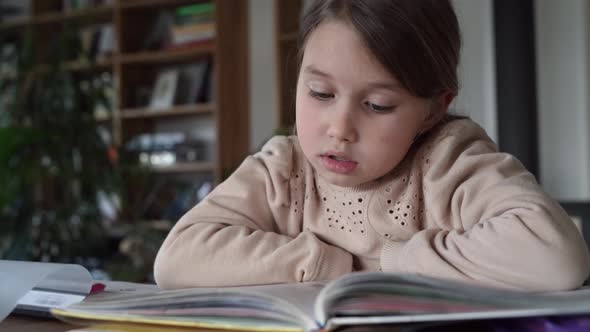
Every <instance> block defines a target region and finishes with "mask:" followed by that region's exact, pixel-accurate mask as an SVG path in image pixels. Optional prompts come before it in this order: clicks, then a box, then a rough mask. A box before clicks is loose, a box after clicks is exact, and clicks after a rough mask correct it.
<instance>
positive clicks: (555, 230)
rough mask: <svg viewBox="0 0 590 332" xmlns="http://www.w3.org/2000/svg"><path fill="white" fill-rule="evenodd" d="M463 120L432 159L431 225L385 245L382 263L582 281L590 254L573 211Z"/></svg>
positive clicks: (427, 182)
mask: <svg viewBox="0 0 590 332" xmlns="http://www.w3.org/2000/svg"><path fill="white" fill-rule="evenodd" d="M458 122H463V125H459V126H456V127H457V128H455V129H454V130H450V131H449V133H448V134H447V135H445V136H444V137H443V138H442V139H440V140H439V141H438V142H437V143H436V144H434V147H433V148H432V151H431V153H430V158H427V159H426V163H429V169H428V171H427V172H426V173H425V175H424V188H425V189H424V193H425V197H424V200H425V201H424V203H425V209H426V211H427V218H428V219H429V222H428V224H429V227H427V228H426V229H424V230H422V231H419V232H418V233H416V234H414V235H413V236H412V237H411V238H410V239H409V240H408V241H407V242H393V241H389V242H386V243H385V245H384V247H383V250H382V253H381V260H382V268H383V269H384V270H390V271H404V272H410V273H418V274H424V275H431V276H438V277H446V278H450V279H458V280H463V281H466V282H474V283H478V284H485V285H490V286H497V287H503V288H513V289H521V290H529V291H549V290H566V289H572V288H576V287H579V286H580V285H582V283H583V282H584V280H585V279H586V277H587V276H588V273H589V271H590V257H589V254H588V249H587V247H586V244H585V242H584V240H583V238H582V236H581V234H580V232H579V231H578V229H577V228H576V227H575V225H574V224H573V222H572V221H571V219H570V218H569V216H568V215H567V214H566V212H565V211H564V210H563V209H562V208H561V207H560V206H559V204H558V203H557V202H555V201H554V200H553V199H551V198H550V197H549V196H548V195H547V194H545V193H544V192H543V191H542V189H541V188H540V186H539V185H538V184H537V182H536V180H535V178H534V177H533V176H532V175H531V174H530V173H529V172H528V171H526V169H525V168H524V167H523V166H522V164H521V163H520V162H519V161H518V160H516V159H515V158H514V157H512V156H511V155H508V154H504V153H500V152H498V151H497V148H496V146H495V144H494V143H493V142H492V141H491V140H490V139H489V138H488V137H487V135H486V134H485V132H484V131H483V130H482V129H481V128H479V127H478V126H477V125H475V124H473V123H470V122H468V121H458ZM465 122H467V125H465ZM433 224H434V225H436V226H435V227H431V226H432V225H433Z"/></svg>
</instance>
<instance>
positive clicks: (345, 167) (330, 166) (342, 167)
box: [321, 154, 358, 174]
mask: <svg viewBox="0 0 590 332" xmlns="http://www.w3.org/2000/svg"><path fill="white" fill-rule="evenodd" d="M321 160H322V164H323V165H324V167H325V168H326V169H327V170H328V171H330V172H333V173H338V174H350V173H352V172H354V170H355V169H356V168H357V166H358V163H357V162H356V161H354V160H350V159H347V158H346V157H343V156H337V155H334V154H323V155H321Z"/></svg>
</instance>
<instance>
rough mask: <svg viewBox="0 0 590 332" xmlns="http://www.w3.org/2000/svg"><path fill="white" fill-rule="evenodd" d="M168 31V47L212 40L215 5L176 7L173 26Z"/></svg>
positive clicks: (214, 30) (209, 3)
mask: <svg viewBox="0 0 590 332" xmlns="http://www.w3.org/2000/svg"><path fill="white" fill-rule="evenodd" d="M169 29H170V31H169V35H170V43H169V45H168V47H174V46H178V45H183V44H187V43H194V42H198V41H204V40H212V39H214V38H215V36H216V28H215V4H214V3H212V2H206V3H201V4H195V5H187V6H181V7H178V8H177V9H176V10H175V13H174V24H173V25H171V26H170V28H169Z"/></svg>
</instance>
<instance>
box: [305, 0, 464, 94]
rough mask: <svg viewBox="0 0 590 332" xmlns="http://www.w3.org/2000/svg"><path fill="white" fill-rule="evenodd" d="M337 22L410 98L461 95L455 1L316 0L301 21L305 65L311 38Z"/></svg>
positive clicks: (459, 44)
mask: <svg viewBox="0 0 590 332" xmlns="http://www.w3.org/2000/svg"><path fill="white" fill-rule="evenodd" d="M332 19H337V20H342V21H344V22H347V23H349V24H351V25H352V26H353V27H354V28H355V29H356V30H357V31H358V33H359V34H360V35H361V37H362V39H363V40H364V42H365V44H366V46H367V48H368V49H369V50H370V51H371V52H372V53H373V55H374V56H375V57H376V58H377V60H378V61H379V62H380V63H381V64H382V65H383V66H384V67H385V68H387V70H388V71H389V72H390V73H391V74H392V75H393V76H394V77H396V78H397V79H398V81H399V82H400V83H401V84H402V85H403V86H404V87H405V88H406V89H407V90H408V91H409V92H410V93H412V94H414V95H416V96H418V97H422V98H435V97H438V96H440V95H441V94H443V93H448V92H450V93H452V94H453V95H457V92H458V90H459V83H458V78H457V66H458V64H459V56H460V49H461V36H460V31H459V23H458V21H457V16H456V15H455V11H454V9H453V6H452V5H451V3H450V0H315V1H313V2H312V3H311V4H310V5H309V6H308V7H307V8H306V10H305V12H304V14H303V16H302V20H301V29H300V33H299V66H301V61H302V59H303V53H304V51H305V44H306V42H307V39H308V38H309V36H310V34H311V33H312V32H313V31H314V30H315V29H316V28H317V27H318V26H319V25H320V24H321V23H322V22H324V21H326V20H332Z"/></svg>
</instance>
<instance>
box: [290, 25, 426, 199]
mask: <svg viewBox="0 0 590 332" xmlns="http://www.w3.org/2000/svg"><path fill="white" fill-rule="evenodd" d="M431 104H432V103H431V101H430V100H429V99H424V98H419V97H416V96H413V95H411V94H410V93H409V92H408V91H407V90H406V89H404V88H403V87H402V86H401V85H400V84H399V83H398V81H397V80H396V78H395V77H393V76H392V75H391V74H390V73H389V72H388V71H387V70H386V69H385V68H384V67H383V66H382V65H381V64H380V63H379V62H378V61H377V60H376V59H375V57H374V56H373V55H372V54H371V52H370V51H369V50H368V49H367V48H366V47H365V45H364V44H363V41H362V39H361V37H360V36H359V35H358V33H357V32H356V30H354V28H352V27H351V26H349V25H347V24H346V23H342V22H338V21H328V22H325V23H322V24H321V25H320V26H318V27H317V29H316V30H315V31H314V32H312V34H311V35H310V36H309V39H308V41H307V44H306V47H305V52H304V56H303V60H302V64H301V72H300V73H299V81H298V82H297V107H296V108H297V110H296V112H297V135H298V137H299V141H300V144H301V148H302V149H303V153H304V154H305V156H306V157H307V159H308V160H309V162H310V163H311V164H312V165H313V167H314V168H315V170H316V171H317V172H318V174H319V175H320V176H321V177H322V178H324V179H325V180H327V181H328V182H329V183H332V184H334V185H337V186H343V187H354V186H358V185H361V184H364V183H366V182H369V181H372V180H375V179H377V178H379V177H381V176H383V175H385V174H387V173H388V172H390V171H391V170H392V169H393V168H395V167H396V166H397V165H398V164H399V163H400V161H401V160H402V159H403V158H404V156H405V155H406V153H407V152H408V149H409V148H410V146H411V145H412V142H413V140H414V138H415V137H416V136H417V135H418V134H419V133H420V132H421V131H422V130H423V129H426V128H427V125H428V122H429V119H430V118H431V116H430V110H431V108H432V105H431Z"/></svg>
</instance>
